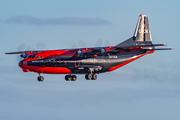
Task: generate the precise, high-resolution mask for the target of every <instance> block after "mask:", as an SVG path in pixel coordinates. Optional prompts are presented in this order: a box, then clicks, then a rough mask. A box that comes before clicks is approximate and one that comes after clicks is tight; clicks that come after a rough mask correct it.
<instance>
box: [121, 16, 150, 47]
mask: <svg viewBox="0 0 180 120" xmlns="http://www.w3.org/2000/svg"><path fill="white" fill-rule="evenodd" d="M130 44H131V45H150V44H152V38H151V32H150V28H149V22H148V16H147V15H142V14H141V15H140V16H139V20H138V23H137V26H136V29H135V32H134V35H133V37H131V38H129V39H128V40H126V41H124V42H122V43H120V44H118V45H117V46H120V45H130Z"/></svg>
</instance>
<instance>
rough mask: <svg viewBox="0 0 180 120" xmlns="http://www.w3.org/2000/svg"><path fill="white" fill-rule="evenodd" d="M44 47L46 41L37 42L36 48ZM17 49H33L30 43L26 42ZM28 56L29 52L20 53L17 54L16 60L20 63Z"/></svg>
mask: <svg viewBox="0 0 180 120" xmlns="http://www.w3.org/2000/svg"><path fill="white" fill-rule="evenodd" d="M44 48H45V44H44V43H42V42H39V43H37V44H36V49H38V50H43V49H44ZM17 50H18V51H25V50H27V51H30V50H32V48H31V46H30V45H28V46H27V45H26V44H25V43H22V44H20V45H19V46H18V47H17ZM26 57H27V54H26V53H22V54H20V55H16V60H17V62H18V63H19V62H20V61H21V60H23V59H24V58H26Z"/></svg>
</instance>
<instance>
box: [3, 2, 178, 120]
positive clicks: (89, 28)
mask: <svg viewBox="0 0 180 120" xmlns="http://www.w3.org/2000/svg"><path fill="white" fill-rule="evenodd" d="M179 4H180V1H179V0H171V1H169V0H151V1H150V0H136V1H134V0H126V1H120V0H113V1H112V0H103V1H97V0H91V1H88V0H76V1H74V0H66V1H65V0H38V1H37V0H16V1H11V0H6V1H5V0H0V11H1V12H0V41H1V44H0V76H1V79H0V106H1V107H0V119H1V120H12V119H14V120H24V119H26V120H32V119H34V120H39V119H44V120H49V119H53V120H72V119H78V120H84V119H86V120H99V119H103V120H109V119H113V120H121V119H123V120H132V119H133V120H152V119H161V120H162V119H163V120H173V119H179V118H180V114H179V111H180V103H179V101H180V74H179V70H180V64H179V53H180V49H179V44H180V40H179V33H180V29H179V28H180V24H179V21H180V16H179V13H180V8H179ZM140 14H145V15H148V19H149V24H150V30H151V35H152V40H153V43H154V44H167V47H170V48H174V50H173V51H157V52H155V53H153V54H149V55H146V56H144V57H142V58H140V59H138V60H136V61H134V62H132V63H130V64H128V65H126V66H123V67H122V68H119V69H118V70H115V71H112V72H108V73H103V74H98V79H97V80H96V81H87V80H85V78H84V75H77V78H78V79H77V81H76V82H67V81H65V80H64V76H65V75H50V74H44V75H43V76H44V77H45V80H44V81H43V82H38V81H37V76H38V74H37V73H34V74H33V73H24V72H23V71H22V70H21V69H20V68H19V67H18V59H17V57H18V56H16V55H5V54H4V53H5V52H13V51H19V50H39V49H44V50H45V49H46V50H50V49H66V48H76V47H97V46H109V45H117V44H119V43H120V42H123V41H124V40H126V39H128V38H130V37H132V35H133V33H134V30H135V27H136V24H137V20H138V17H139V15H140Z"/></svg>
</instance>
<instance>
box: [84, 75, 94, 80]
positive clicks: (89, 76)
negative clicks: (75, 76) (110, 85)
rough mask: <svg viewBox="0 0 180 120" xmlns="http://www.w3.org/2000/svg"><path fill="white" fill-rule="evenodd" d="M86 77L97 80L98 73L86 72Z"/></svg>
mask: <svg viewBox="0 0 180 120" xmlns="http://www.w3.org/2000/svg"><path fill="white" fill-rule="evenodd" d="M85 78H86V80H96V79H97V75H96V74H86V75H85Z"/></svg>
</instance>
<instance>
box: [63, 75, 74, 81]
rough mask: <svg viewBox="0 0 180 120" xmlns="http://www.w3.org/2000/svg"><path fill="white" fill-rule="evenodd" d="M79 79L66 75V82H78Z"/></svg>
mask: <svg viewBox="0 0 180 120" xmlns="http://www.w3.org/2000/svg"><path fill="white" fill-rule="evenodd" d="M76 79H77V77H76V75H66V76H65V80H66V81H76Z"/></svg>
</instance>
